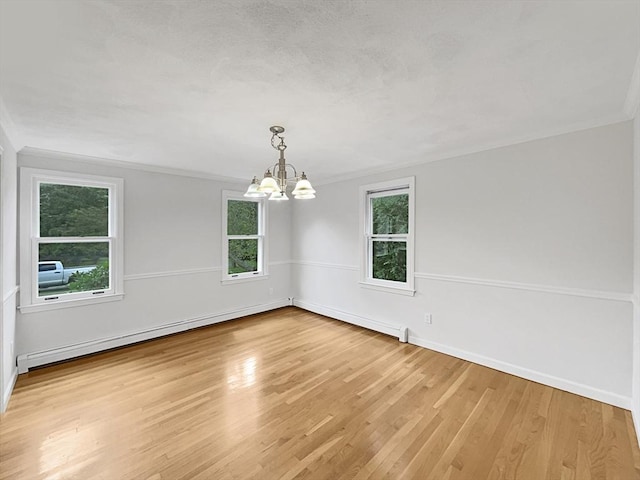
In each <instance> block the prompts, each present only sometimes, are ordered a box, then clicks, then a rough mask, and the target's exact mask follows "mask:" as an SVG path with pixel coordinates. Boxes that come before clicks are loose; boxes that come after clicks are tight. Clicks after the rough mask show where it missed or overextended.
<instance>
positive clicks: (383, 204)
mask: <svg viewBox="0 0 640 480" xmlns="http://www.w3.org/2000/svg"><path fill="white" fill-rule="evenodd" d="M371 220H372V229H371V233H373V234H385V233H408V232H409V194H408V193H403V194H400V195H391V196H388V197H373V198H371Z"/></svg>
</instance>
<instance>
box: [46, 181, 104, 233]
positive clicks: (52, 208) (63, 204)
mask: <svg viewBox="0 0 640 480" xmlns="http://www.w3.org/2000/svg"><path fill="white" fill-rule="evenodd" d="M107 235H109V189H108V188H98V187H82V186H76V185H60V184H55V183H42V184H40V236H41V237H91V236H103V237H106V236H107Z"/></svg>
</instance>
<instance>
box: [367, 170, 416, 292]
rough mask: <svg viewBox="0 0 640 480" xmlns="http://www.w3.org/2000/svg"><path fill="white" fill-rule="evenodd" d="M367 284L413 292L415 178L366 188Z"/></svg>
mask: <svg viewBox="0 0 640 480" xmlns="http://www.w3.org/2000/svg"><path fill="white" fill-rule="evenodd" d="M361 190H362V195H363V197H364V198H363V202H364V209H363V215H364V217H365V218H364V219H363V220H364V221H363V224H364V235H363V239H364V255H363V257H364V261H363V273H364V275H363V279H362V280H363V283H367V284H371V285H377V286H381V287H389V288H401V289H406V290H411V291H412V290H413V232H412V224H413V178H409V179H403V180H399V181H397V182H385V183H382V184H376V185H369V186H366V187H362V189H361Z"/></svg>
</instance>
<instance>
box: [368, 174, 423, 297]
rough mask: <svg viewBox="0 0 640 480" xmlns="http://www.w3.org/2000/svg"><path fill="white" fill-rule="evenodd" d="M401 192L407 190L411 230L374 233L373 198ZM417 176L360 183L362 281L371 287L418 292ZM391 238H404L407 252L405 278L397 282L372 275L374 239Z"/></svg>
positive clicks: (388, 290) (398, 240) (411, 293)
mask: <svg viewBox="0 0 640 480" xmlns="http://www.w3.org/2000/svg"><path fill="white" fill-rule="evenodd" d="M400 193H406V194H408V197H409V198H408V203H409V212H408V216H409V218H408V231H407V233H406V234H374V233H372V226H373V217H372V213H373V212H372V208H371V204H372V201H371V200H372V199H374V198H380V197H387V196H393V195H398V194H400ZM414 212H415V177H406V178H399V179H396V180H389V181H385V182H378V183H373V184H369V185H362V186H361V187H360V238H361V239H362V240H361V241H362V244H361V249H360V250H361V256H360V282H359V283H360V285H361V286H362V287H365V288H372V289H375V290H380V291H384V292H389V293H396V294H401V295H410V296H413V295H414V294H415V288H414V286H415V272H414V255H415V247H414V246H415V223H414V217H415V214H414ZM376 241H391V242H405V243H406V247H407V253H406V272H407V276H406V281H405V282H396V281H393V280H383V279H379V278H374V277H373V250H374V248H373V247H374V242H376Z"/></svg>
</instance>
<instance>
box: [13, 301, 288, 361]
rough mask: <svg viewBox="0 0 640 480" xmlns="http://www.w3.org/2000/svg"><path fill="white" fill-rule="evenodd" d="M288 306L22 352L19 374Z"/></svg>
mask: <svg viewBox="0 0 640 480" xmlns="http://www.w3.org/2000/svg"><path fill="white" fill-rule="evenodd" d="M288 305H289V299H282V300H279V301H276V302H270V303H268V304H262V305H254V306H251V307H245V308H241V309H237V310H232V311H227V312H221V313H214V314H211V315H204V316H201V317H195V318H189V319H186V320H181V321H179V322H173V323H169V324H164V325H160V326H157V327H153V328H150V329H147V330H142V331H139V332H133V333H127V334H123V335H118V336H114V337H109V338H102V339H97V340H91V341H89V342H82V343H77V344H74V345H67V346H64V347H58V348H53V349H50V350H44V351H40V352H33V353H25V354H22V355H18V358H17V366H18V373H27V372H28V371H29V369H30V368H33V367H39V366H42V365H48V364H50V363H55V362H60V361H63V360H69V359H72V358H77V357H82V356H84V355H89V354H92V353H97V352H102V351H105V350H110V349H112V348H118V347H123V346H125V345H132V344H134V343H138V342H144V341H145V340H152V339H154V338H159V337H164V336H166V335H171V334H173V333H179V332H184V331H187V330H191V329H193V328H198V327H205V326H207V325H214V324H216V323H221V322H226V321H227V320H234V319H236V318H240V317H244V316H246V315H254V314H256V313H262V312H266V311H269V310H274V309H276V308H281V307H286V306H288Z"/></svg>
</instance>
